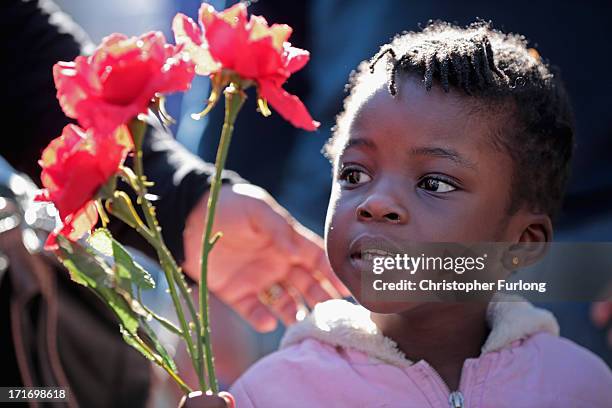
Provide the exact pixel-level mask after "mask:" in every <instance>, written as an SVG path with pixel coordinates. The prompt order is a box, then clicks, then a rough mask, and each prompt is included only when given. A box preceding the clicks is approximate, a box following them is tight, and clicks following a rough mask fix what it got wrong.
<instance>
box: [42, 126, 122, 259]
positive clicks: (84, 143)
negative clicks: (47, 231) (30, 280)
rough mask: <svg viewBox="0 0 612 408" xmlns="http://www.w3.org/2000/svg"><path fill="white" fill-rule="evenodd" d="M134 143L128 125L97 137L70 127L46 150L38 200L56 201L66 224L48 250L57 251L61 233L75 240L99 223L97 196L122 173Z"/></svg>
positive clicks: (56, 232) (48, 246) (43, 154)
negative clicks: (54, 247) (116, 175)
mask: <svg viewBox="0 0 612 408" xmlns="http://www.w3.org/2000/svg"><path fill="white" fill-rule="evenodd" d="M131 140H132V139H131V136H130V133H129V131H128V129H127V127H126V126H121V127H119V128H118V129H117V130H116V131H114V132H113V133H112V134H110V135H103V136H97V135H96V137H93V133H92V132H91V131H89V132H86V131H85V130H83V129H81V128H79V127H78V126H76V125H67V126H66V127H65V128H64V130H63V132H62V135H61V136H60V137H58V138H57V139H54V140H53V141H51V143H49V145H48V146H47V147H46V148H45V150H44V151H43V153H42V157H41V159H40V160H39V164H40V166H41V167H42V173H41V176H40V178H41V181H42V184H43V186H44V188H45V190H43V192H42V193H41V194H40V195H39V196H38V197H37V198H36V199H37V200H39V201H51V202H53V204H54V205H55V207H56V209H57V210H58V212H59V215H60V218H61V220H62V223H63V226H62V228H61V229H60V230H57V231H55V232H54V233H52V234H51V235H50V237H49V240H48V241H47V244H46V247H47V248H51V249H53V246H54V244H55V237H56V236H57V235H58V234H61V235H63V236H65V237H66V238H68V239H70V240H73V241H74V240H77V239H79V238H80V237H82V236H83V234H85V233H86V232H87V231H90V230H91V228H93V226H94V225H95V224H96V223H97V221H98V213H97V211H96V207H95V203H94V200H95V198H96V197H95V196H96V194H97V193H98V191H99V190H100V188H101V187H102V186H103V185H104V184H106V183H107V182H108V181H109V179H110V178H111V177H112V176H114V175H115V174H116V173H117V172H118V170H119V166H121V164H122V163H123V161H124V160H125V157H126V155H127V154H128V152H129V151H130V150H131V149H132V141H131Z"/></svg>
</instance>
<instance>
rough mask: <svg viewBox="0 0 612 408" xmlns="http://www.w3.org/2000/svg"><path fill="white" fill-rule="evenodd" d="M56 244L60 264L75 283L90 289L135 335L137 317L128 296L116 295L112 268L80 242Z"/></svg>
mask: <svg viewBox="0 0 612 408" xmlns="http://www.w3.org/2000/svg"><path fill="white" fill-rule="evenodd" d="M57 240H58V244H59V247H60V248H59V253H60V260H61V261H62V263H63V264H64V266H66V268H67V269H68V271H69V272H70V276H71V277H72V279H73V280H74V281H75V282H77V283H80V284H81V285H84V286H87V287H89V288H91V289H92V290H93V291H94V292H95V293H96V294H97V295H98V296H99V297H101V298H102V300H104V302H105V303H106V304H107V305H108V306H109V307H110V308H111V309H112V310H113V312H114V313H115V315H116V316H117V318H118V319H119V321H120V322H121V324H122V325H123V326H124V327H125V329H126V330H128V331H130V332H131V333H136V330H137V329H138V314H137V313H136V312H135V311H134V309H133V308H132V307H131V303H132V302H131V299H130V298H129V294H126V293H125V291H123V292H124V293H119V292H117V290H116V287H115V279H114V278H115V274H114V271H113V270H112V269H111V268H110V266H109V265H108V264H107V263H106V262H105V261H104V260H103V259H101V258H100V257H98V256H97V255H95V254H93V253H91V252H89V251H87V250H86V249H85V248H84V247H83V246H81V245H80V244H79V243H77V242H70V241H69V240H67V239H65V238H63V237H61V236H59V237H58V238H57ZM126 296H127V297H128V299H126V298H125V297H126Z"/></svg>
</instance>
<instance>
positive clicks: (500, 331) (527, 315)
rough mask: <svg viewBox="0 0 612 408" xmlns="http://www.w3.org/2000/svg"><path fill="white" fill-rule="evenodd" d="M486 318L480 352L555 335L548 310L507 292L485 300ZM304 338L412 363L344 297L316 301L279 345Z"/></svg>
mask: <svg viewBox="0 0 612 408" xmlns="http://www.w3.org/2000/svg"><path fill="white" fill-rule="evenodd" d="M487 321H488V323H489V327H491V333H490V334H489V337H488V338H487V340H486V342H485V344H484V346H483V347H482V354H485V353H490V352H493V351H497V350H500V349H502V348H504V347H506V346H507V345H509V344H510V343H512V342H514V341H516V340H519V339H524V338H527V337H529V336H532V335H534V334H536V333H538V332H548V333H551V334H553V335H555V336H558V335H559V325H558V324H557V321H556V320H555V318H554V317H553V315H552V313H550V312H548V311H546V310H542V309H538V308H536V307H534V306H532V305H531V304H530V303H528V302H526V301H524V300H521V299H520V298H518V297H512V296H509V295H496V298H495V301H493V302H491V303H490V304H489V307H488V310H487ZM307 338H313V339H316V340H319V341H321V342H323V343H327V344H330V345H332V346H334V347H336V346H340V347H344V348H349V349H355V350H358V351H361V352H363V353H365V354H367V355H368V356H370V357H372V358H375V359H378V360H381V361H384V362H386V363H388V364H392V365H395V366H399V367H402V366H408V365H411V364H412V361H410V360H408V359H407V358H406V356H405V355H404V353H402V352H401V351H400V350H399V349H398V348H397V344H396V343H395V342H394V341H393V340H391V339H389V338H388V337H385V336H384V335H383V334H382V333H381V332H380V330H379V329H378V327H377V326H376V324H374V322H373V321H372V319H370V312H369V311H368V310H367V309H365V308H363V307H362V306H358V305H354V304H352V303H350V302H347V301H345V300H328V301H327V302H323V303H319V304H318V305H316V306H315V308H314V310H313V311H312V313H310V315H308V317H306V318H305V319H304V320H302V321H301V322H299V323H296V324H295V325H293V326H292V327H290V328H289V329H288V330H287V332H286V333H285V336H284V337H283V339H282V341H281V345H280V347H281V348H284V347H288V346H291V345H293V344H297V343H300V342H301V341H302V340H305V339H307Z"/></svg>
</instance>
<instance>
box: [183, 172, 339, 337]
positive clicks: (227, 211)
mask: <svg viewBox="0 0 612 408" xmlns="http://www.w3.org/2000/svg"><path fill="white" fill-rule="evenodd" d="M207 200H208V194H205V195H204V197H203V198H202V199H201V200H200V202H199V203H198V205H196V207H195V208H194V209H193V210H192V212H191V213H190V215H189V217H188V219H187V222H186V226H185V230H184V232H183V241H184V248H185V263H184V264H183V269H184V271H185V273H187V275H189V276H190V277H191V278H192V279H194V280H196V281H197V280H199V276H200V257H201V253H202V235H203V231H204V222H205V214H206V202H207ZM216 231H221V232H222V233H223V236H222V237H221V238H220V239H219V241H217V243H216V244H215V247H214V249H213V250H212V252H211V255H210V258H209V272H208V287H209V289H210V290H211V291H212V292H213V293H214V294H215V295H216V296H217V297H219V298H220V299H221V300H222V301H224V302H225V303H227V304H228V305H229V306H231V307H232V308H233V309H234V310H236V311H237V312H238V313H239V314H240V315H241V316H242V317H243V318H245V319H246V320H247V321H248V322H249V323H251V325H252V326H253V327H254V328H255V329H257V330H259V331H264V332H265V331H271V330H273V329H274V328H275V327H276V324H277V317H278V318H280V319H281V320H282V321H283V322H284V323H285V324H289V323H291V322H293V321H295V319H296V314H297V312H298V310H299V308H300V305H301V298H303V299H304V300H305V301H306V303H307V304H308V305H310V306H314V305H315V304H316V303H318V302H321V301H323V300H326V299H329V298H332V297H339V296H348V291H347V290H346V288H345V287H344V286H343V285H342V284H341V283H340V281H339V280H338V279H337V278H336V277H335V275H334V274H333V272H332V270H331V268H330V266H329V263H328V261H327V257H326V255H325V252H324V250H323V242H322V239H321V238H320V237H319V236H318V235H316V234H314V233H313V232H312V231H310V230H308V229H306V228H305V227H304V226H302V225H300V224H299V223H298V222H297V221H296V220H295V219H294V218H293V217H291V215H290V214H289V213H288V212H287V211H286V210H285V209H284V208H282V207H281V206H280V205H279V204H278V203H277V202H276V201H275V200H274V199H273V198H272V197H271V196H270V195H269V194H268V193H267V192H266V191H265V190H263V189H261V188H259V187H256V186H253V185H250V184H235V185H224V186H222V187H221V191H220V194H219V201H218V203H217V214H216V219H215V224H214V228H213V233H214V232H216Z"/></svg>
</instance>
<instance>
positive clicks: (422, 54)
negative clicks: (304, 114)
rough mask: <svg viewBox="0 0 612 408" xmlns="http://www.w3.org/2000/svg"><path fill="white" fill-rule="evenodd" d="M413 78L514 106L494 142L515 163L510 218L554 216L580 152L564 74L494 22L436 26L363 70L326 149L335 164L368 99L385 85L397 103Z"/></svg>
mask: <svg viewBox="0 0 612 408" xmlns="http://www.w3.org/2000/svg"><path fill="white" fill-rule="evenodd" d="M383 62H384V65H383ZM405 75H410V76H413V77H414V76H416V77H418V78H421V79H422V83H423V86H424V87H425V89H427V90H430V89H431V88H432V87H433V86H436V84H438V85H439V86H441V88H442V89H443V90H444V91H445V92H451V90H452V89H457V90H459V91H461V92H463V93H464V94H465V95H467V96H470V97H474V98H477V99H478V100H480V101H482V102H484V103H483V104H481V105H482V106H485V107H490V108H491V109H493V107H494V106H499V104H500V103H510V104H511V105H510V106H511V107H512V108H513V109H507V110H506V111H507V112H512V114H511V116H512V117H511V118H510V120H511V122H512V123H511V126H505V127H504V128H503V129H501V130H500V132H498V134H497V135H494V136H492V142H494V144H495V145H496V146H499V147H501V148H503V149H505V150H506V151H507V153H508V154H509V155H510V156H511V158H512V159H513V161H514V174H513V180H512V189H511V202H510V203H509V211H510V212H513V211H516V210H517V209H518V208H519V207H520V206H521V205H524V204H526V205H528V206H529V208H530V209H532V210H534V211H538V212H544V213H547V214H549V215H551V216H554V214H555V213H556V212H557V210H558V209H559V207H560V204H561V199H562V196H563V190H564V188H565V184H566V181H567V178H568V175H569V163H570V159H571V155H572V150H573V135H574V122H573V115H572V112H571V108H570V102H569V98H568V96H567V93H566V91H565V87H564V85H563V83H562V82H561V80H560V77H559V74H558V72H556V70H555V69H554V68H553V67H550V66H549V65H548V64H547V63H546V62H544V61H543V60H542V59H541V58H540V56H539V54H538V53H537V51H535V50H533V49H530V48H528V47H527V41H526V40H525V38H524V37H522V36H520V35H515V34H504V33H502V32H500V31H497V30H494V29H493V28H491V25H490V23H487V22H483V21H478V22H475V23H472V24H470V25H468V26H466V27H459V26H456V25H453V24H449V23H445V22H440V21H435V22H430V23H429V24H428V25H427V26H426V27H425V28H424V29H423V30H422V31H419V32H404V33H401V34H399V35H397V36H396V37H395V38H394V39H393V40H392V41H391V42H390V43H389V44H385V45H384V46H382V47H381V49H380V51H379V52H378V53H377V54H376V55H374V57H372V59H370V60H369V61H364V62H363V63H362V64H360V66H359V68H358V69H357V71H355V72H354V73H353V74H352V75H351V79H350V81H349V84H348V86H347V89H348V91H349V96H348V97H347V98H346V99H345V101H344V110H343V112H342V113H341V114H340V115H339V116H338V118H337V125H336V127H335V128H334V135H333V136H332V138H331V139H330V141H329V142H328V144H327V146H326V152H327V154H328V156H329V157H331V158H332V159H333V158H334V157H336V156H337V154H338V151H339V147H338V146H336V144H337V143H338V142H337V141H338V140H343V139H344V138H345V137H344V136H345V135H346V134H347V130H348V128H349V124H350V121H351V120H352V117H353V115H354V112H355V111H356V109H357V107H358V106H359V104H360V103H361V101H363V100H364V98H365V97H366V95H368V94H370V93H371V92H372V91H373V90H375V89H376V88H377V87H378V86H380V81H385V82H386V84H387V89H388V91H389V93H390V94H391V95H392V96H394V97H395V96H397V95H398V92H399V86H398V84H397V81H398V80H400V79H401V78H402V77H403V76H405ZM343 135H344V136H343ZM493 139H494V140H493Z"/></svg>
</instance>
